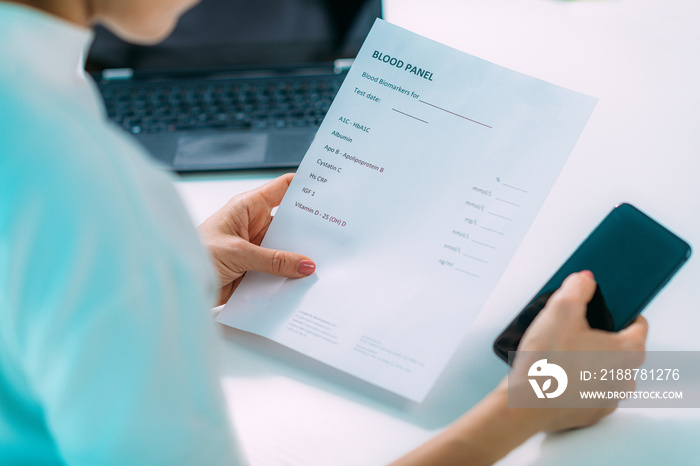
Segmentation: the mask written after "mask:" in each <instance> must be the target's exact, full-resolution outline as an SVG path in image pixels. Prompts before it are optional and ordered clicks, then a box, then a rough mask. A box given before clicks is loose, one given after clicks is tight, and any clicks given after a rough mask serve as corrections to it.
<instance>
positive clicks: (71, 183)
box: [0, 86, 213, 304]
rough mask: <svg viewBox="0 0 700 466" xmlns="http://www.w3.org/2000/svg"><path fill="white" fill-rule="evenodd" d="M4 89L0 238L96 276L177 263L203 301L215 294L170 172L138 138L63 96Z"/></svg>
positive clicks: (111, 278) (139, 273) (136, 273)
mask: <svg viewBox="0 0 700 466" xmlns="http://www.w3.org/2000/svg"><path fill="white" fill-rule="evenodd" d="M3 94H4V95H3ZM0 97H2V98H3V99H4V100H3V102H4V105H2V109H0V149H1V150H0V152H2V154H3V157H2V158H0V226H2V227H3V228H5V233H3V234H2V236H5V239H6V240H8V241H9V243H8V244H17V243H19V242H23V243H25V244H31V245H32V249H31V250H28V252H27V253H28V254H31V255H32V256H33V257H22V258H20V257H17V259H18V260H23V261H28V263H30V264H34V265H36V264H37V262H36V259H38V258H39V257H41V258H42V261H41V262H42V263H45V264H47V265H48V264H51V265H52V267H54V268H55V270H61V269H62V268H63V269H64V270H63V271H64V272H65V273H70V274H73V275H75V269H76V268H80V267H91V268H92V269H93V270H91V274H92V276H93V277H94V278H93V279H92V280H91V281H92V282H93V283H108V282H112V283H113V284H114V283H115V282H117V283H120V282H121V283H124V284H126V283H132V282H138V281H139V280H138V279H139V277H140V278H143V277H144V275H146V274H149V273H150V274H152V275H153V274H155V275H158V277H157V279H158V280H162V279H163V277H164V276H165V275H167V273H166V272H165V271H166V270H173V269H180V270H182V276H183V277H187V279H191V280H192V283H191V286H192V287H193V289H197V290H199V292H198V293H197V294H198V295H199V296H200V299H201V297H202V296H206V294H207V293H209V292H210V290H209V288H211V283H210V282H211V281H212V280H213V279H212V273H211V270H210V269H211V267H210V265H209V263H208V261H207V258H206V254H205V253H204V250H203V248H202V246H201V245H200V244H199V241H198V238H197V235H196V232H195V230H194V226H193V225H192V223H191V221H190V219H189V217H188V215H187V213H186V212H185V209H184V207H183V206H182V203H181V202H180V199H179V197H178V196H177V193H176V192H175V189H174V187H173V185H172V179H171V177H170V176H169V175H168V174H166V173H165V172H164V171H162V170H159V169H157V168H156V167H155V165H154V164H152V163H151V162H150V161H149V160H148V159H147V156H146V155H145V154H144V153H143V151H142V149H141V148H140V146H138V145H137V144H136V143H135V142H134V141H132V140H131V139H130V137H129V136H128V135H126V134H122V133H121V132H120V131H119V130H117V129H116V128H113V127H111V125H109V124H108V123H107V122H105V121H103V120H102V119H100V118H98V117H97V116H95V115H94V114H92V113H90V112H88V111H85V110H84V109H82V108H81V107H79V106H76V105H71V103H70V102H69V101H66V99H62V98H61V97H60V96H58V97H54V96H50V95H46V94H45V95H40V94H35V95H27V93H26V92H24V93H18V92H12V87H11V86H0ZM3 223H4V224H5V225H2V224H3ZM20 226H21V227H20ZM0 231H2V228H0ZM62 251H63V252H62ZM39 254H41V255H39ZM107 263H111V264H113V266H112V267H109V268H106V267H103V266H102V265H103V264H107ZM35 268H36V267H35ZM42 271H43V272H45V273H46V274H47V278H49V277H50V276H51V270H50V269H49V268H48V267H46V268H43V269H42ZM35 272H36V270H35ZM151 279H152V280H156V278H153V277H151ZM143 281H144V280H141V282H143ZM205 289H206V291H205ZM204 303H206V301H204ZM207 304H211V303H207Z"/></svg>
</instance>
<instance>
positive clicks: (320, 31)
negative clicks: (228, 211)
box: [86, 0, 382, 172]
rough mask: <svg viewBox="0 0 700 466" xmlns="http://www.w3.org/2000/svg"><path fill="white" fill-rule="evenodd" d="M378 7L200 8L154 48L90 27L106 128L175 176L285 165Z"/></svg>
mask: <svg viewBox="0 0 700 466" xmlns="http://www.w3.org/2000/svg"><path fill="white" fill-rule="evenodd" d="M381 13H382V8H381V2H380V0H256V1H249V0H203V1H202V2H201V3H199V4H198V5H197V6H195V7H194V8H193V9H192V10H190V11H188V12H187V13H185V15H184V16H183V17H182V18H181V20H180V22H179V23H178V26H177V27H176V29H175V31H174V32H173V34H172V35H171V36H170V37H169V38H168V39H166V40H165V41H164V42H162V43H160V44H157V45H154V46H136V45H131V44H128V43H125V42H123V41H121V40H119V39H118V38H117V37H115V36H114V35H112V34H111V33H109V32H108V31H107V30H106V29H103V28H98V30H97V31H96V35H95V40H94V43H93V45H92V46H91V48H90V51H89V53H88V58H87V64H86V70H87V71H88V72H90V74H91V76H92V77H93V78H94V79H95V81H96V83H97V85H98V87H99V89H100V92H101V94H102V97H103V99H104V101H105V106H106V109H107V113H108V116H109V118H110V119H112V120H113V121H114V122H115V123H116V124H118V125H119V126H121V127H122V128H124V130H125V131H128V132H129V133H131V134H132V135H133V136H134V137H135V138H136V139H137V140H138V141H139V142H140V143H141V144H142V145H143V146H144V147H145V148H146V149H147V151H148V152H149V153H150V154H151V155H152V156H153V157H155V158H156V159H158V160H160V161H161V162H163V163H164V164H166V165H167V166H169V167H171V168H172V169H173V170H175V171H178V172H189V171H208V170H230V169H251V168H277V167H296V166H298V164H299V162H300V161H301V159H302V157H303V156H304V154H305V153H306V150H307V149H308V147H309V145H310V144H311V140H312V139H313V137H314V135H315V133H316V130H317V129H318V126H319V125H320V123H321V120H322V119H323V117H324V115H325V113H326V111H327V110H328V107H329V106H330V104H331V101H332V99H333V97H334V96H335V93H336V92H337V91H338V88H339V87H340V84H341V83H342V80H343V78H344V77H345V75H346V73H347V70H348V69H349V67H350V65H351V64H352V58H353V57H355V55H356V54H357V52H358V51H359V48H360V46H361V45H362V42H363V41H364V38H365V36H366V35H367V33H368V32H369V29H370V28H371V26H372V24H373V22H374V20H375V18H377V17H381Z"/></svg>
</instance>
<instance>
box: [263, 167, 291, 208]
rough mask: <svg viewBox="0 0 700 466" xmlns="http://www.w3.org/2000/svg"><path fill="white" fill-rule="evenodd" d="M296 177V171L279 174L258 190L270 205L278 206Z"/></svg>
mask: <svg viewBox="0 0 700 466" xmlns="http://www.w3.org/2000/svg"><path fill="white" fill-rule="evenodd" d="M293 178H294V173H287V174H286V175H282V176H279V177H277V178H275V179H274V180H272V181H269V182H267V183H265V184H264V185H262V186H260V187H259V188H258V192H259V193H260V195H261V196H262V197H263V199H265V203H267V205H268V206H270V207H276V206H278V205H280V202H282V198H283V197H284V194H285V193H286V192H287V188H289V184H290V183H291V182H292V179H293Z"/></svg>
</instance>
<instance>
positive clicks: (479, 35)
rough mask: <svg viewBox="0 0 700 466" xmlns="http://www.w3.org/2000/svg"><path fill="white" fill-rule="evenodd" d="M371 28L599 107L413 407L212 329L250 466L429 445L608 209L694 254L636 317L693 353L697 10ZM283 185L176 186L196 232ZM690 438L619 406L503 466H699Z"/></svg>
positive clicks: (685, 419)
mask: <svg viewBox="0 0 700 466" xmlns="http://www.w3.org/2000/svg"><path fill="white" fill-rule="evenodd" d="M385 16H386V18H387V19H388V20H389V21H391V22H393V23H395V24H398V25H400V26H403V27H406V28H408V29H411V30H413V31H415V32H417V33H420V34H423V35H425V36H427V37H430V38H432V39H435V40H438V41H440V42H443V43H446V44H447V45H450V46H453V47H455V48H458V49H460V50H463V51H465V52H468V53H471V54H473V55H476V56H478V57H481V58H483V59H486V60H489V61H492V62H494V63H497V64H500V65H503V66H506V67H509V68H512V69H515V70H517V71H521V72H523V73H526V74H530V75H533V76H535V77H538V78H541V79H544V80H547V81H550V82H552V83H555V84H558V85H561V86H564V87H568V88H571V89H574V90H577V91H580V92H583V93H586V94H589V95H592V96H595V97H598V98H599V99H600V100H599V103H598V106H597V108H596V110H595V111H594V113H593V116H592V118H591V120H590V121H589V123H588V126H587V127H586V129H585V130H584V132H583V134H582V136H581V138H580V140H579V142H578V145H577V146H576V148H575V150H574V152H573V153H572V155H571V157H570V159H569V162H568V164H567V165H566V167H565V168H564V171H563V172H562V174H561V177H560V178H559V180H558V182H557V183H556V184H555V186H554V189H553V190H552V193H551V195H550V197H549V198H548V200H547V201H546V202H545V204H544V206H543V208H542V210H541V212H540V215H539V216H538V217H537V220H536V221H535V224H534V225H533V227H532V229H531V230H530V232H529V234H528V235H527V236H526V238H525V240H524V242H523V243H522V246H521V248H520V249H519V251H518V253H517V254H516V256H515V257H514V258H513V261H512V262H511V264H510V266H509V267H508V269H507V270H506V272H505V274H504V275H503V277H502V280H501V281H500V283H499V285H498V286H497V288H496V290H495V292H494V294H493V296H492V297H491V299H490V300H489V302H488V303H487V305H486V306H485V307H484V309H483V311H482V312H481V314H480V315H479V317H478V318H477V320H476V322H475V323H474V325H473V326H472V327H471V328H470V329H467V331H466V336H465V339H464V343H463V344H462V346H461V347H460V349H459V351H458V352H457V354H456V356H455V357H454V359H453V360H452V362H451V363H450V364H449V366H448V368H447V369H446V370H445V372H444V374H443V375H442V377H441V378H440V379H439V380H438V383H437V384H436V386H435V388H434V389H433V391H432V392H431V394H430V395H429V397H428V398H427V400H426V401H425V402H424V403H423V404H420V405H418V404H414V403H410V402H408V401H404V400H402V399H400V398H398V397H396V396H394V395H391V394H389V393H386V392H383V391H382V390H379V389H377V388H374V387H372V386H370V385H368V384H365V383H363V382H361V381H358V380H356V379H354V378H352V377H350V376H347V375H345V374H342V373H340V372H338V371H335V370H333V369H330V368H328V367H326V366H324V365H322V364H320V363H317V362H315V361H312V360H310V359H308V358H305V357H302V356H300V355H298V354H296V353H293V352H292V351H289V350H286V349H284V348H282V347H279V346H277V345H274V344H272V343H270V342H269V341H266V340H263V339H261V338H257V337H254V336H252V335H248V334H244V333H243V332H239V331H235V330H232V329H226V330H224V339H225V342H224V345H223V348H222V366H223V369H222V371H223V372H222V377H223V384H224V386H225V390H226V394H227V397H228V398H229V400H230V409H231V415H232V417H233V419H234V422H235V424H236V428H237V430H238V436H239V438H240V440H241V442H242V444H243V447H244V449H245V451H246V453H247V454H248V456H249V459H250V461H251V463H252V464H253V465H283V464H284V465H304V466H306V465H309V466H311V465H324V466H326V465H375V464H376V465H379V464H385V463H387V462H389V461H390V460H392V459H394V458H396V457H398V456H399V455H401V454H403V453H405V452H406V451H408V450H410V449H412V448H413V447H415V446H417V445H418V444H419V443H421V442H423V441H424V440H426V439H428V438H429V437H431V436H432V435H434V434H435V433H436V432H438V431H439V430H440V429H441V428H443V427H444V426H446V425H447V424H448V423H449V422H451V421H452V420H454V419H456V418H457V417H458V416H459V415H460V414H462V413H463V412H465V411H466V410H468V409H469V408H470V407H471V406H472V405H473V404H474V403H476V402H477V401H478V400H479V399H480V398H481V397H482V396H483V395H485V394H486V393H487V392H488V391H489V390H490V389H491V388H492V387H494V386H495V385H496V384H497V382H498V381H499V380H500V379H501V378H502V377H503V376H505V374H506V368H505V365H504V364H503V363H502V362H501V361H500V360H498V359H497V358H496V357H495V356H494V355H493V354H492V352H491V342H492V341H493V338H494V337H495V336H496V334H497V333H498V332H499V331H500V330H501V328H502V327H503V326H504V325H505V323H507V321H509V320H510V318H511V317H512V316H513V314H514V313H515V312H516V311H517V310H518V309H519V307H520V306H521V305H522V304H523V303H524V302H526V301H527V300H528V299H529V298H530V297H531V295H532V294H533V293H534V291H536V290H537V289H538V288H539V286H540V285H541V284H542V283H543V282H544V281H545V279H546V278H548V276H549V275H550V274H551V272H553V271H554V270H555V268H556V267H557V266H558V265H559V264H560V263H561V262H562V261H563V260H564V259H565V258H566V257H567V256H568V254H570V253H571V251H573V249H574V248H575V247H576V246H577V245H578V243H579V242H580V241H581V240H582V239H583V238H584V237H585V236H586V235H587V234H588V232H589V231H590V230H591V229H592V228H593V227H594V226H595V225H596V224H597V223H598V222H599V221H600V220H601V219H602V217H603V216H604V215H605V214H606V213H607V212H608V210H609V209H610V208H612V206H613V205H614V204H616V203H619V202H622V201H625V202H630V203H632V204H635V205H637V206H638V207H640V208H641V209H642V210H644V211H646V212H647V213H648V214H650V215H651V216H653V217H655V218H657V219H658V220H660V221H661V222H662V223H664V224H666V225H667V226H668V227H670V228H671V229H672V230H675V231H676V232H677V233H678V234H679V235H681V236H682V237H684V238H685V239H686V240H687V241H689V242H690V243H691V245H693V246H694V247H695V249H696V252H695V256H694V257H693V258H691V260H690V261H689V262H688V263H687V265H686V266H685V267H684V268H683V269H682V270H681V272H680V273H679V274H678V275H677V276H676V278H675V279H674V280H673V281H672V282H671V283H670V284H669V285H668V287H667V288H665V289H664V290H663V291H662V293H661V294H660V295H659V296H658V297H657V298H656V299H655V300H654V301H653V302H652V303H651V305H650V306H649V307H648V308H647V310H646V316H647V317H648V319H649V321H650V325H651V330H650V336H649V341H648V349H649V350H687V351H691V350H692V351H697V350H700V338H698V337H697V335H698V331H699V330H700V304H699V302H700V299H698V298H700V287H699V286H698V283H700V262H699V261H698V258H697V254H698V251H697V250H698V248H700V218H698V217H699V214H700V2H698V1H697V0H588V1H563V0H430V1H426V0H423V1H421V0H391V1H390V0H387V1H386V12H385ZM435 156H436V157H439V154H436V155H435ZM284 172H285V170H275V171H255V172H226V173H218V174H200V175H189V176H184V177H182V178H181V180H180V181H179V182H178V188H179V190H180V192H181V193H182V195H183V197H184V200H185V203H186V204H187V206H188V208H189V209H190V211H191V214H192V217H193V219H194V220H195V222H197V223H199V222H201V221H202V220H203V219H204V218H206V217H207V216H208V215H209V214H211V213H212V212H213V211H214V210H216V209H217V208H218V207H220V206H221V205H223V204H224V202H225V201H226V200H228V198H229V197H231V196H232V195H234V194H237V193H240V192H243V191H246V190H248V189H250V188H253V187H256V186H258V185H260V184H262V183H263V182H265V181H267V180H268V179H271V178H272V177H274V176H276V175H278V174H281V173H284ZM698 433H700V409H676V410H659V409H637V410H631V409H621V410H618V411H617V412H616V413H615V414H613V415H612V416H611V417H609V418H607V419H606V420H604V421H603V422H601V423H600V424H598V425H597V426H595V427H593V428H590V429H586V430H582V431H577V432H573V433H566V434H559V435H554V436H545V435H540V436H537V437H535V438H533V439H531V440H530V441H529V442H527V443H526V444H525V445H523V446H522V447H520V448H519V449H517V450H515V451H514V452H513V453H512V454H511V455H509V456H508V457H507V458H506V459H504V460H503V461H502V464H508V465H511V464H518V465H520V464H538V465H541V464H552V465H555V464H557V465H558V464H569V465H570V464H582V465H583V464H586V465H587V464H642V465H643V464H697V463H698V462H700V442H698V440H697V437H698Z"/></svg>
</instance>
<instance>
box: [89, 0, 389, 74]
mask: <svg viewBox="0 0 700 466" xmlns="http://www.w3.org/2000/svg"><path fill="white" fill-rule="evenodd" d="M377 17H381V1H380V0H255V1H250V0H202V2H201V3H200V4H198V5H197V6H195V7H194V8H192V9H191V10H190V11H188V12H187V13H185V14H184V15H183V17H182V18H181V19H180V22H179V23H178V25H177V27H176V29H175V31H173V34H172V35H171V36H170V37H168V38H167V39H166V40H165V41H163V42H162V43H160V44H157V45H154V46H137V45H132V44H128V43H126V42H123V41H121V40H120V39H118V38H117V37H115V36H114V35H113V34H111V33H110V32H109V31H107V30H106V29H104V28H102V27H98V28H97V31H96V35H95V41H94V43H93V45H92V47H91V49H90V52H89V54H88V60H87V65H86V69H87V70H88V71H100V70H103V69H107V68H131V69H133V70H135V71H137V72H139V71H144V72H149V71H193V72H196V71H211V70H216V69H228V70H252V69H257V70H259V69H284V68H298V67H299V66H314V65H320V66H328V65H331V64H332V63H333V61H335V60H336V59H339V58H353V57H355V55H356V54H357V52H358V50H359V49H360V46H361V45H362V42H363V41H364V39H365V36H366V35H367V33H368V32H369V29H370V28H371V26H372V24H373V23H374V19H375V18H377Z"/></svg>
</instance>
